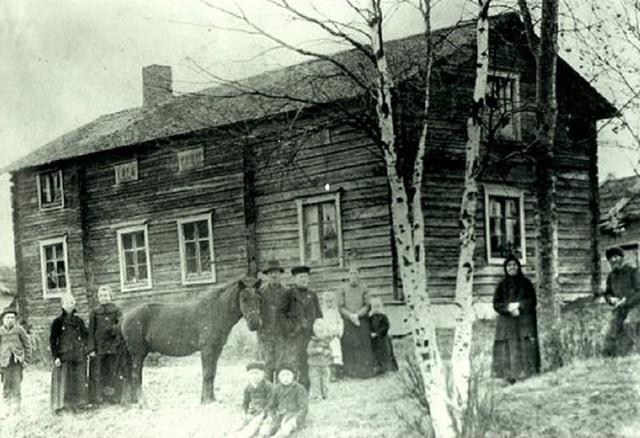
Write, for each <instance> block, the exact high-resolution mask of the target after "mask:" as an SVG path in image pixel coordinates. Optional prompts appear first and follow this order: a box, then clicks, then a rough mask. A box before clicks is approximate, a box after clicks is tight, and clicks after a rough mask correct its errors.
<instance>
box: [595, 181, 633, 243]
mask: <svg viewBox="0 0 640 438" xmlns="http://www.w3.org/2000/svg"><path fill="white" fill-rule="evenodd" d="M637 219H640V176H629V177H625V178H617V179H609V180H607V181H605V182H604V183H602V184H601V185H600V226H601V227H602V229H603V231H612V232H617V231H616V230H618V229H619V228H620V227H623V226H624V224H626V223H628V222H629V221H630V220H637Z"/></svg>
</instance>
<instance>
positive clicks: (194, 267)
mask: <svg viewBox="0 0 640 438" xmlns="http://www.w3.org/2000/svg"><path fill="white" fill-rule="evenodd" d="M197 273H198V264H197V262H196V258H195V257H187V274H197Z"/></svg>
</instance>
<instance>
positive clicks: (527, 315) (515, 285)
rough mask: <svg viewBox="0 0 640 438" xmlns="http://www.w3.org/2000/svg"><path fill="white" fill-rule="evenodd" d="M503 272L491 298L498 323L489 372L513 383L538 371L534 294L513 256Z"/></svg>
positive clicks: (507, 259) (538, 353) (538, 359)
mask: <svg viewBox="0 0 640 438" xmlns="http://www.w3.org/2000/svg"><path fill="white" fill-rule="evenodd" d="M504 272H505V278H504V279H503V280H502V281H501V282H500V284H498V287H497V288H496V292H495V294H494V296H493V308H494V309H495V310H496V312H498V320H497V324H496V335H495V342H494V345H493V367H492V368H493V375H494V376H495V377H500V378H504V379H506V380H507V381H508V382H509V383H513V382H515V381H516V380H519V379H524V378H526V377H528V376H530V375H532V374H535V373H537V372H539V371H540V350H539V348H538V329H537V325H536V293H535V290H534V288H533V284H531V281H529V280H528V279H527V278H526V277H525V276H524V274H523V273H522V268H521V266H520V261H519V260H518V259H517V258H516V257H515V256H512V255H511V256H508V257H507V258H506V259H505V261H504Z"/></svg>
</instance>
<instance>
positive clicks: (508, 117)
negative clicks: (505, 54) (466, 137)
mask: <svg viewBox="0 0 640 438" xmlns="http://www.w3.org/2000/svg"><path fill="white" fill-rule="evenodd" d="M519 89H520V78H519V75H518V74H517V73H509V72H498V71H494V72H492V73H490V74H489V77H488V79H487V106H488V107H489V110H488V117H489V122H488V126H489V128H490V129H491V132H493V136H494V137H495V138H501V139H509V140H519V139H520V113H519V110H520V108H519V97H520V96H519V95H520V93H519Z"/></svg>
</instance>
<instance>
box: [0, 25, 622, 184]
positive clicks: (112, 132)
mask: <svg viewBox="0 0 640 438" xmlns="http://www.w3.org/2000/svg"><path fill="white" fill-rule="evenodd" d="M490 23H491V26H492V28H505V29H513V28H514V27H515V28H520V29H522V23H521V21H520V19H519V17H518V15H517V14H515V13H505V14H500V15H497V16H495V17H492V19H491V20H490ZM432 35H433V36H434V37H435V38H434V40H433V41H434V43H433V49H434V59H435V62H436V63H441V64H444V63H446V64H447V65H457V64H458V63H460V62H461V61H462V60H464V59H468V58H469V56H471V55H472V54H473V53H474V51H475V21H467V22H463V23H460V24H458V25H457V26H453V27H448V28H443V29H439V30H436V31H434V32H433V33H432ZM385 50H386V54H387V57H388V62H389V66H390V69H391V71H392V72H393V74H394V79H395V80H396V81H398V80H403V79H407V78H409V77H412V76H415V75H416V74H419V68H420V64H421V63H420V62H416V61H415V60H416V58H417V57H419V56H420V55H421V54H423V53H424V38H423V35H422V34H418V35H413V36H410V37H406V38H402V39H397V40H391V41H388V42H387V43H386V45H385ZM331 57H332V58H333V59H335V60H337V61H338V62H340V63H341V64H342V65H345V66H346V67H347V69H348V70H349V71H354V72H359V74H358V80H361V81H363V82H366V83H371V82H373V81H375V78H376V74H375V73H376V72H375V70H374V67H373V65H372V64H371V62H369V61H368V60H367V59H366V57H365V56H364V55H363V53H361V52H359V51H357V50H349V51H344V52H339V53H337V54H333V55H331ZM409 61H410V62H409ZM559 66H561V68H563V69H564V70H565V71H567V72H568V74H570V75H572V76H573V75H574V74H575V76H577V78H578V79H577V80H576V81H569V82H571V83H574V84H575V83H578V85H579V86H581V87H583V89H584V88H585V87H586V90H587V93H586V94H588V95H589V96H590V97H591V100H592V101H593V102H594V103H595V106H594V108H596V110H595V111H596V112H598V113H599V115H598V118H605V117H611V115H613V113H614V112H615V108H614V107H613V106H612V105H611V104H610V103H609V102H608V101H607V100H606V99H605V98H604V97H602V96H601V95H600V94H599V93H598V92H597V91H596V90H595V89H593V88H592V87H591V86H590V85H589V84H588V83H587V81H586V80H584V79H583V78H582V77H580V75H579V74H578V73H577V72H575V70H573V69H572V68H571V67H569V66H568V64H566V63H564V62H561V63H559ZM567 67H568V70H567ZM559 71H560V68H559ZM572 79H573V78H572ZM354 84H355V82H354V80H353V78H350V77H348V76H347V75H346V74H344V72H342V71H340V70H339V68H338V67H336V66H335V65H334V64H333V63H331V62H328V61H326V60H311V61H307V62H303V63H300V64H296V65H293V66H289V67H284V68H281V69H277V70H272V71H268V72H265V73H262V74H259V75H256V76H252V77H249V78H246V79H243V80H240V81H238V82H236V83H233V84H227V85H223V86H217V87H213V88H209V89H205V90H202V91H199V92H195V93H188V94H184V95H181V96H177V97H174V98H172V99H170V100H169V101H168V102H167V103H165V104H163V105H160V106H154V107H144V106H143V107H137V108H131V109H127V110H124V111H120V112H117V113H113V114H108V115H104V116H101V117H98V118H97V119H95V120H93V121H92V122H89V123H87V124H85V125H83V126H81V127H79V128H77V129H75V130H72V131H70V132H68V133H66V134H64V135H62V136H60V137H58V138H56V139H54V140H53V141H51V142H49V143H46V144H45V145H43V146H41V147H39V148H38V149H36V150H34V151H33V152H31V153H29V154H27V155H26V156H25V157H23V158H21V159H19V160H17V161H16V162H14V163H13V164H11V165H10V166H8V167H7V168H6V169H5V171H11V172H13V171H17V170H20V169H24V168H28V167H35V166H41V165H46V164H50V163H53V162H56V161H61V160H65V159H70V158H74V157H80V156H85V155H89V154H92V153H96V152H103V151H108V150H113V149H117V148H121V147H126V146H133V145H137V144H140V143H144V142H148V141H152V140H157V139H161V138H166V137H170V136H174V135H180V134H186V133H189V132H193V131H198V130H201V129H206V128H212V127H217V126H225V125H230V124H233V123H237V122H241V121H245V120H253V119H260V118H263V117H265V116H266V115H275V114H279V113H286V112H289V111H295V110H299V109H303V108H305V107H309V106H312V105H316V104H323V103H330V102H334V101H337V100H341V99H349V98H355V97H358V96H359V95H361V94H362V88H359V87H357V86H355V85H354ZM255 90H259V91H260V94H257V93H255ZM284 95H286V96H289V97H291V96H293V97H294V98H295V99H293V100H292V99H290V98H283V96H284ZM583 95H584V94H583Z"/></svg>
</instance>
